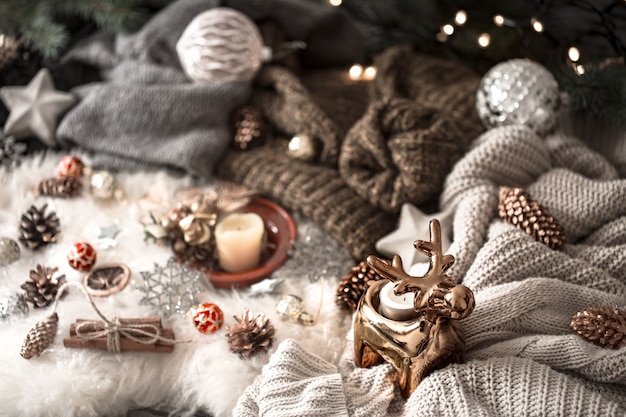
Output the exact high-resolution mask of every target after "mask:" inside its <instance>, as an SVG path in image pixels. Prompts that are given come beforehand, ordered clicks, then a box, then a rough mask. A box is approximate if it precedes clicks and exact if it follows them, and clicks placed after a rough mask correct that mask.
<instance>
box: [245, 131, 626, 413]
mask: <svg viewBox="0 0 626 417" xmlns="http://www.w3.org/2000/svg"><path fill="white" fill-rule="evenodd" d="M572 168H575V170H574V169H572ZM501 186H521V187H524V188H525V189H528V190H529V192H530V193H532V195H533V196H534V198H536V199H537V200H538V201H540V202H541V203H542V204H544V205H545V206H546V207H548V208H549V209H550V210H551V212H554V213H555V216H556V215H557V213H558V216H559V220H560V221H561V223H562V225H563V227H564V228H565V230H566V232H567V236H568V241H567V243H566V244H565V247H564V250H563V251H553V250H551V249H550V248H549V247H547V246H546V245H544V244H542V243H539V242H536V241H535V240H534V239H532V237H531V236H529V235H528V234H526V233H525V232H524V231H522V230H519V229H517V228H515V227H514V226H512V225H509V224H507V223H505V222H503V221H502V220H501V219H500V218H499V217H498V216H497V214H496V207H497V204H498V198H497V195H498V192H499V189H500V187H501ZM624 201H626V180H624V179H618V177H617V173H616V171H615V170H614V169H612V168H611V166H610V164H608V163H607V162H606V160H605V159H604V158H602V157H601V156H599V155H598V154H596V153H594V152H593V151H591V150H590V149H588V148H586V147H584V146H581V144H580V142H579V141H577V140H575V139H573V138H570V137H566V136H564V135H561V134H557V135H554V136H552V137H549V138H547V139H546V140H540V139H539V138H538V137H536V136H535V135H534V134H533V133H532V132H530V131H529V130H527V129H525V128H522V127H506V128H497V129H493V130H491V131H489V132H486V133H485V134H483V135H481V136H480V137H479V138H478V139H477V140H476V141H475V142H474V144H473V146H472V148H471V150H470V151H469V152H468V153H467V154H466V155H465V156H464V157H463V158H462V159H461V160H460V161H459V162H458V163H457V164H456V166H455V168H454V169H453V171H452V173H451V174H450V175H449V176H448V178H447V180H446V186H445V189H444V192H443V194H442V206H443V207H444V208H447V207H453V208H454V209H455V218H454V226H453V227H454V229H453V232H454V241H453V243H452V247H451V248H450V252H452V253H453V254H454V255H455V257H456V259H457V262H456V263H455V265H454V266H453V267H452V268H451V269H450V275H451V276H454V278H455V279H456V280H457V281H462V282H463V284H464V285H467V286H468V287H469V288H471V289H472V290H473V291H474V294H475V298H476V308H475V310H474V312H473V313H472V314H471V315H470V316H469V317H468V318H467V319H466V320H464V321H463V323H462V325H463V328H464V332H465V338H466V343H467V352H466V362H465V363H463V364H455V365H450V366H447V367H445V368H443V369H441V370H438V371H435V372H433V373H431V374H430V375H429V376H428V377H427V378H425V379H424V381H422V383H421V384H420V385H419V386H418V387H417V389H416V390H415V391H414V392H413V394H412V395H411V397H410V398H409V399H408V400H407V401H406V402H405V401H402V399H401V397H400V395H399V392H398V390H397V389H395V388H394V389H392V388H393V379H392V378H393V372H392V369H391V366H390V365H388V364H382V365H379V366H375V367H372V368H369V369H362V368H355V365H354V353H353V342H352V340H351V338H352V334H351V332H350V333H348V337H347V339H348V340H347V343H346V349H345V351H344V354H343V356H342V358H341V359H340V361H339V363H338V365H337V369H338V371H339V373H340V374H341V376H342V387H341V390H342V393H343V394H344V396H343V398H341V396H340V395H339V394H340V393H339V391H337V392H334V393H333V395H332V396H331V397H332V398H334V399H335V400H334V401H335V403H336V404H346V405H347V410H348V414H347V415H367V416H392V417H393V416H413V415H438V416H494V417H495V416H517V415H550V416H596V415H603V416H623V415H625V414H626V349H619V350H611V349H603V348H601V347H598V346H596V345H594V344H591V343H588V342H587V341H585V340H583V339H582V338H580V337H579V336H578V335H576V334H574V333H573V332H572V331H571V329H570V328H569V323H570V320H571V318H572V316H573V315H574V314H575V313H576V312H578V311H582V310H584V309H587V308H589V307H590V306H599V305H607V306H615V305H618V306H623V305H624V304H626V205H624V204H623V202H624ZM284 343H285V344H286V343H287V342H284ZM295 350H297V348H294V347H293V346H291V347H290V346H285V349H280V348H279V351H278V352H277V353H276V355H277V356H276V357H274V358H272V361H271V364H270V365H268V366H267V367H266V368H264V370H263V372H262V374H261V375H260V376H259V378H258V379H257V381H256V382H255V384H254V385H253V386H251V387H249V388H248V389H247V390H246V391H245V392H244V395H243V396H242V397H241V398H240V400H239V403H238V405H237V407H236V409H235V413H234V415H236V416H238V415H258V414H254V413H251V414H248V413H247V411H245V410H249V409H250V408H254V407H255V405H254V404H263V402H264V397H263V395H262V394H261V393H260V392H259V391H255V389H256V388H255V386H256V385H257V384H259V385H262V386H263V385H266V384H273V385H274V386H275V389H277V390H278V389H279V387H281V386H282V387H283V388H284V389H285V393H286V394H285V395H290V394H289V393H293V391H290V390H289V386H294V382H293V381H291V380H290V381H289V386H287V385H286V384H284V381H286V379H284V378H283V379H279V378H277V375H278V374H277V373H276V369H280V372H281V374H280V375H282V376H284V375H285V374H289V375H291V376H292V377H294V378H296V379H298V380H300V381H301V382H303V381H302V380H301V379H299V377H297V376H296V375H297V374H298V373H299V372H301V371H296V368H302V367H305V368H306V367H308V366H312V364H311V362H312V361H316V359H315V358H313V357H311V356H310V355H309V356H306V355H295V356H294V351H295ZM287 356H289V357H290V358H291V362H290V361H288V360H287V359H286V357H287ZM296 358H297V359H296ZM296 363H297V365H296ZM315 366H316V367H317V368H319V366H320V365H319V363H318V364H316V365H315ZM390 371H391V372H390ZM334 372H335V371H334V370H333V373H334ZM312 382H313V381H311V380H308V382H307V384H306V386H312V385H309V384H310V383H312ZM333 389H334V388H333ZM299 391H300V392H307V393H308V391H306V389H305V388H304V387H303V386H300V388H299ZM308 395H312V393H308ZM360 396H362V398H364V401H359V400H358V399H359V398H360Z"/></svg>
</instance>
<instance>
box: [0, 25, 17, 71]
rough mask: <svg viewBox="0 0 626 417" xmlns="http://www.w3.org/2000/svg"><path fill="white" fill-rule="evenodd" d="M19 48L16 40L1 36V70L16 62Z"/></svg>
mask: <svg viewBox="0 0 626 417" xmlns="http://www.w3.org/2000/svg"><path fill="white" fill-rule="evenodd" d="M18 46H19V44H18V42H17V41H16V40H15V38H13V37H11V36H7V35H3V34H0V70H2V68H4V67H6V66H7V65H9V64H11V62H13V60H15V58H16V57H17V48H18Z"/></svg>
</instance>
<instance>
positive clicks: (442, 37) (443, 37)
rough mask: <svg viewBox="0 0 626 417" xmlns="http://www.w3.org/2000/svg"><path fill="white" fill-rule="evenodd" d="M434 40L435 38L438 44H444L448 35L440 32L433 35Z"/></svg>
mask: <svg viewBox="0 0 626 417" xmlns="http://www.w3.org/2000/svg"><path fill="white" fill-rule="evenodd" d="M435 38H437V40H438V41H439V42H445V41H447V40H448V35H446V34H445V33H442V32H437V34H436V35H435Z"/></svg>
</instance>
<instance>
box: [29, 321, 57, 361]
mask: <svg viewBox="0 0 626 417" xmlns="http://www.w3.org/2000/svg"><path fill="white" fill-rule="evenodd" d="M58 324H59V316H57V313H53V314H51V315H50V316H48V317H46V318H45V319H44V320H42V321H40V322H38V323H37V324H36V325H35V327H34V328H32V329H31V330H30V331H29V332H28V334H27V335H26V339H24V343H23V344H22V350H21V351H20V355H22V357H23V358H24V359H30V358H32V357H33V356H39V355H41V353H42V352H43V351H44V350H46V349H47V348H48V346H50V345H51V344H52V342H53V341H54V336H55V335H56V333H57V327H58Z"/></svg>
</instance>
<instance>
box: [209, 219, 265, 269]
mask: <svg viewBox="0 0 626 417" xmlns="http://www.w3.org/2000/svg"><path fill="white" fill-rule="evenodd" d="M264 233H265V225H264V223H263V219H262V218H261V216H259V215H258V214H256V213H232V214H229V215H228V216H226V217H224V218H223V219H222V220H221V221H220V222H219V223H218V224H217V226H215V244H216V246H217V257H218V262H219V264H220V267H221V268H222V269H223V270H224V271H226V272H233V273H235V272H242V271H248V270H250V269H252V268H254V267H255V266H257V265H258V264H259V262H260V260H261V252H262V250H263V236H264Z"/></svg>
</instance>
